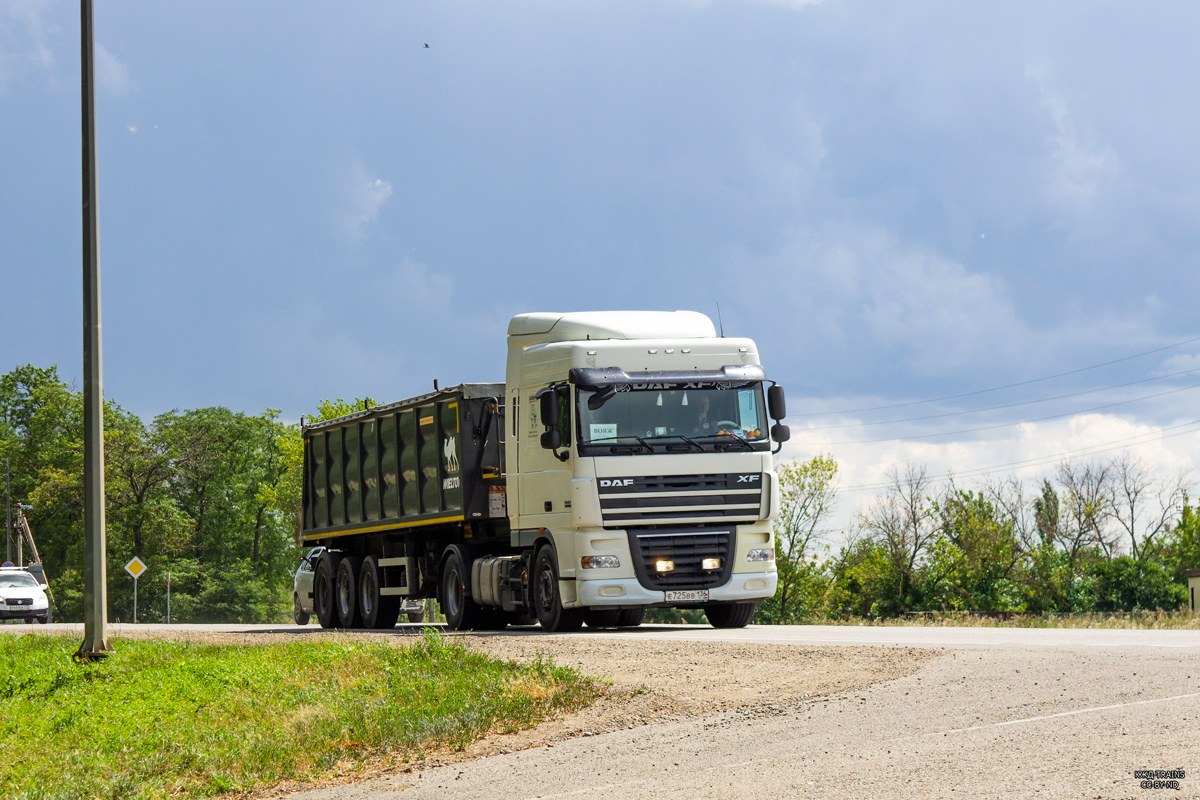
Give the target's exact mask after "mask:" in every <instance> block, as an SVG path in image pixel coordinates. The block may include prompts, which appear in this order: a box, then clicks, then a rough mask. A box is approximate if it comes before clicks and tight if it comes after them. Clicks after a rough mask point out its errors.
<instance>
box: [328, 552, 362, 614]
mask: <svg viewBox="0 0 1200 800" xmlns="http://www.w3.org/2000/svg"><path fill="white" fill-rule="evenodd" d="M361 566H362V559H361V558H358V557H357V556H347V557H346V558H343V559H342V563H341V564H338V569H337V583H336V585H335V587H334V595H333V597H334V600H335V601H336V604H337V615H338V620H339V621H340V622H341V623H342V627H343V628H361V627H362V626H363V624H362V614H360V613H359V608H358V574H359V571H360V570H359V568H360V567H361Z"/></svg>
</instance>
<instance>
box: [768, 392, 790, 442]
mask: <svg viewBox="0 0 1200 800" xmlns="http://www.w3.org/2000/svg"><path fill="white" fill-rule="evenodd" d="M767 408H768V409H769V410H770V412H771V419H774V420H781V419H783V418H784V417H786V416H787V403H786V402H785V401H784V399H783V387H782V386H780V385H779V384H775V385H774V386H771V387H770V388H769V389H767ZM782 441H787V439H783V440H782Z"/></svg>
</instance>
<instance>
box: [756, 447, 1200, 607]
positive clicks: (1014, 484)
mask: <svg viewBox="0 0 1200 800" xmlns="http://www.w3.org/2000/svg"><path fill="white" fill-rule="evenodd" d="M778 471H779V476H780V484H781V489H782V502H781V506H782V508H781V513H780V516H779V519H778V521H777V522H776V528H775V549H776V559H777V564H778V569H779V590H778V592H777V593H776V595H775V597H774V598H772V599H771V600H770V601H768V602H766V603H763V604H762V605H760V606H759V608H758V612H757V614H756V616H755V619H754V621H755V622H756V623H759V624H764V623H784V624H795V623H815V624H821V623H826V624H861V623H868V624H870V623H872V622H875V623H878V622H885V624H938V625H963V624H968V625H1019V626H1026V627H1154V628H1182V627H1196V623H1195V618H1194V617H1193V616H1192V615H1191V614H1190V613H1189V612H1188V611H1187V610H1186V609H1187V608H1188V601H1189V598H1188V596H1187V579H1186V573H1187V571H1188V570H1191V569H1200V507H1197V506H1191V505H1189V503H1188V489H1189V482H1188V479H1187V476H1186V475H1177V476H1173V477H1169V478H1164V477H1162V476H1159V475H1156V474H1155V473H1154V472H1153V471H1152V470H1151V469H1149V468H1148V467H1146V466H1145V465H1144V464H1142V463H1141V462H1139V461H1137V460H1135V459H1132V458H1130V457H1129V456H1127V455H1118V456H1116V457H1114V458H1111V459H1106V460H1090V461H1064V462H1062V463H1060V464H1059V465H1058V466H1057V467H1056V468H1055V470H1054V471H1053V473H1052V474H1051V475H1048V476H1046V477H1045V478H1043V479H1042V480H1041V481H1039V482H1038V483H1037V484H1035V485H1034V487H1033V491H1031V490H1030V487H1029V486H1027V485H1026V484H1025V483H1024V482H1022V481H1020V480H1019V479H1017V478H1015V477H1011V476H1008V477H1002V478H999V479H995V478H992V479H983V480H980V481H979V482H978V483H976V484H975V485H970V486H967V485H964V484H963V483H961V482H959V481H957V480H954V479H950V480H947V481H944V482H940V483H938V482H935V481H934V480H933V479H931V478H930V476H929V474H928V471H927V470H926V469H925V468H924V467H922V466H920V465H909V466H908V467H906V468H904V469H901V470H896V471H894V472H892V473H891V475H890V480H889V482H888V484H887V485H886V486H884V487H881V488H880V490H879V494H877V495H876V496H875V497H874V498H872V499H870V500H868V501H866V502H865V503H863V504H861V505H860V506H859V507H858V509H857V513H856V515H855V522H854V525H853V528H852V530H850V531H847V532H842V531H834V530H831V529H830V527H829V525H830V519H831V517H832V514H833V510H834V508H835V506H836V503H837V501H838V497H837V495H838V492H837V472H838V467H837V463H836V462H835V461H834V460H833V458H832V457H830V456H818V457H816V458H814V459H812V460H811V461H807V462H791V463H786V464H782V465H780V466H779V467H778ZM834 538H840V539H843V540H845V541H846V542H847V543H846V544H845V545H844V546H842V547H841V548H840V549H839V550H838V551H837V552H836V553H835V552H831V550H830V548H829V546H828V542H829V541H830V540H831V539H834Z"/></svg>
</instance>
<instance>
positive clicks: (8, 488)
mask: <svg viewBox="0 0 1200 800" xmlns="http://www.w3.org/2000/svg"><path fill="white" fill-rule="evenodd" d="M9 561H12V483H10V482H9V474H8V459H7V458H6V459H4V563H6V564H7V563H8V562H9Z"/></svg>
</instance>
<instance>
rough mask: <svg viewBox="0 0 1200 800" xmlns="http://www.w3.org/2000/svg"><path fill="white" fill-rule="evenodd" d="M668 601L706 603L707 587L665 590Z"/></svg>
mask: <svg viewBox="0 0 1200 800" xmlns="http://www.w3.org/2000/svg"><path fill="white" fill-rule="evenodd" d="M667 602H668V603H707V602H708V589H680V590H676V591H673V592H667Z"/></svg>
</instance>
